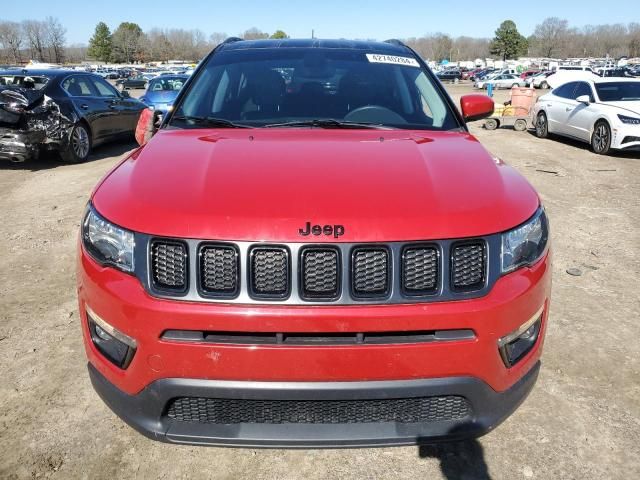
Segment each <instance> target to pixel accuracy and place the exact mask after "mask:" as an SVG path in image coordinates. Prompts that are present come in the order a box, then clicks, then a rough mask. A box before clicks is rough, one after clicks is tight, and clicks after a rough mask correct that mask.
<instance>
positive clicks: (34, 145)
mask: <svg viewBox="0 0 640 480" xmlns="http://www.w3.org/2000/svg"><path fill="white" fill-rule="evenodd" d="M144 108H146V107H145V105H144V104H143V103H142V102H140V101H139V100H136V99H133V98H130V96H129V94H128V93H127V92H118V90H116V89H115V88H114V87H113V86H112V85H111V84H110V83H109V82H107V81H106V80H104V79H103V78H101V77H100V76H98V75H94V74H91V73H85V72H76V71H73V70H39V71H34V70H21V69H15V70H0V160H3V159H4V160H10V161H12V162H24V161H26V160H31V159H35V158H38V156H39V155H40V153H41V152H43V151H46V150H52V151H56V152H58V153H59V155H60V158H61V160H62V161H64V162H68V163H80V162H84V161H85V160H86V159H87V158H88V157H89V154H90V153H91V150H92V148H93V147H95V146H97V145H99V144H101V143H103V142H107V141H112V140H117V139H122V138H126V137H132V136H133V134H134V131H135V128H136V124H137V122H138V117H139V116H140V112H141V111H142V110H143V109H144Z"/></svg>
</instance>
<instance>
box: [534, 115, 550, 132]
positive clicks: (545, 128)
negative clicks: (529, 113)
mask: <svg viewBox="0 0 640 480" xmlns="http://www.w3.org/2000/svg"><path fill="white" fill-rule="evenodd" d="M536 137H538V138H549V122H548V120H547V114H546V113H544V112H540V113H538V116H537V117H536Z"/></svg>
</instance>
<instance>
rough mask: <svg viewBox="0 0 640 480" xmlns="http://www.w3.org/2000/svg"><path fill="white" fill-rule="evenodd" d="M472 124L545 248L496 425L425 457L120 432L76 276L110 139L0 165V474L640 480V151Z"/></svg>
mask: <svg viewBox="0 0 640 480" xmlns="http://www.w3.org/2000/svg"><path fill="white" fill-rule="evenodd" d="M449 88H450V91H451V93H452V95H453V96H454V97H456V98H457V97H459V95H460V94H462V93H466V92H468V91H469V87H468V86H463V85H457V86H451V87H449ZM138 93H139V92H138ZM505 95H506V94H505V92H498V93H497V98H498V99H499V100H501V101H502V100H503V99H504V98H505ZM481 124H482V122H477V123H475V124H473V125H471V130H472V132H473V133H474V134H476V135H477V136H478V138H479V139H480V141H481V142H482V143H483V144H484V145H485V146H486V147H487V148H488V149H489V150H490V151H491V152H492V153H493V154H495V155H496V156H499V157H501V158H502V159H503V160H504V161H506V162H508V163H510V164H512V165H514V166H515V167H516V168H517V169H518V170H519V171H520V172H521V173H522V174H524V175H525V176H526V177H527V178H528V179H529V180H530V181H531V182H532V183H533V184H534V185H535V187H536V188H537V189H538V191H539V192H540V193H541V195H542V197H543V199H544V202H545V204H546V206H547V210H548V213H549V216H550V219H551V223H552V236H553V243H554V248H555V258H554V289H553V300H552V309H551V321H550V325H549V329H548V335H547V342H546V344H545V353H544V356H543V367H542V371H541V375H540V378H539V381H538V384H537V386H536V387H535V389H534V391H533V393H532V394H531V395H530V397H529V398H528V399H527V401H526V402H525V403H524V404H523V405H522V407H521V408H520V409H519V410H518V411H517V412H516V413H515V414H514V415H513V416H512V417H511V418H509V419H508V420H507V421H506V422H505V423H504V424H503V425H502V426H500V427H499V428H498V429H497V430H495V431H494V432H492V433H491V434H489V435H487V436H485V437H483V438H481V439H479V440H478V441H471V442H465V443H458V444H446V445H440V446H432V447H423V448H416V447H403V448H380V449H359V450H306V451H293V450H248V449H221V448H196V447H188V446H172V445H166V444H161V443H156V442H153V441H151V440H148V439H146V438H144V437H142V436H141V435H139V434H137V433H136V432H134V431H133V430H132V429H130V428H129V427H128V426H126V425H125V424H124V423H123V422H122V421H120V420H119V419H118V418H116V417H115V415H114V414H112V413H111V411H110V410H109V409H108V408H107V407H106V406H105V405H104V404H103V403H102V402H101V401H100V399H99V398H98V397H97V395H96V394H95V393H94V392H93V390H92V388H91V385H90V382H89V379H88V376H87V372H86V364H85V356H84V351H83V346H82V342H81V333H80V326H79V324H78V315H77V312H76V298H75V271H74V269H75V265H74V254H75V249H76V235H77V231H78V227H79V220H80V216H81V214H82V211H83V208H84V205H85V203H86V201H87V199H88V197H89V194H90V191H91V189H92V187H93V186H94V185H95V184H96V182H97V181H98V179H99V178H100V177H101V176H102V175H103V174H104V173H105V172H106V171H107V170H109V169H110V168H111V167H112V166H113V165H114V164H115V163H116V162H117V161H118V159H120V158H121V157H122V156H123V155H124V154H126V153H127V152H128V151H129V150H131V149H132V148H134V145H133V144H119V145H111V146H106V147H102V148H98V149H97V150H96V151H95V153H94V154H93V155H92V157H91V160H90V161H89V162H88V163H86V164H83V165H62V164H59V163H58V162H56V160H55V159H53V158H45V159H41V160H39V161H37V162H32V163H27V164H24V165H10V164H0V202H1V203H0V204H1V205H2V216H1V219H2V221H1V222H0V252H4V254H3V255H2V259H3V261H2V263H1V264H0V291H1V292H2V295H1V297H0V372H1V378H2V382H0V478H60V479H67V478H114V477H115V478H119V477H127V478H186V477H195V478H200V477H201V478H243V477H251V478H253V479H254V480H258V479H262V478H264V479H272V478H279V479H281V478H282V479H284V478H307V479H312V478H343V477H349V478H431V479H438V478H447V479H476V478H478V479H480V478H489V477H490V478H494V479H518V478H525V479H528V478H538V479H549V478H562V479H573V478H575V479H586V478H593V479H601V478H610V479H623V478H624V479H633V478H639V477H640V460H639V458H640V386H639V385H640V383H639V379H640V372H639V370H640V347H639V343H638V341H637V339H638V337H639V335H638V334H639V331H640V327H639V326H638V318H639V317H640V300H639V298H640V297H639V295H638V288H639V287H640V285H639V280H638V279H639V278H640V256H638V254H637V252H638V250H639V249H640V222H639V221H638V218H639V217H640V156H639V155H638V154H624V155H622V154H620V155H615V156H610V157H600V156H596V155H594V154H592V153H591V152H590V151H589V150H588V148H587V147H586V146H585V145H581V144H577V143H574V142H570V141H566V140H557V139H556V140H538V139H537V138H535V137H534V136H533V135H532V134H531V133H527V132H515V131H513V130H511V129H506V128H505V129H500V130H496V131H485V130H484V129H483V128H482V126H481ZM567 269H578V271H579V273H580V275H579V276H572V275H569V274H567V272H566V271H567ZM575 273H578V272H575Z"/></svg>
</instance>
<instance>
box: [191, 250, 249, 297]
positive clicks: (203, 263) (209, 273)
mask: <svg viewBox="0 0 640 480" xmlns="http://www.w3.org/2000/svg"><path fill="white" fill-rule="evenodd" d="M199 257H200V271H199V272H198V273H199V278H200V287H201V288H202V290H203V292H205V293H206V294H209V295H218V296H230V297H232V296H235V295H236V294H237V293H238V287H239V281H240V278H239V274H240V257H239V255H238V249H237V248H236V247H235V246H232V245H203V246H202V247H200V255H199Z"/></svg>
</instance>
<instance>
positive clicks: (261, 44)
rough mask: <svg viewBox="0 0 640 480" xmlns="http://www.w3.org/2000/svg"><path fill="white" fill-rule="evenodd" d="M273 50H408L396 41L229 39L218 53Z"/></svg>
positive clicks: (220, 47)
mask: <svg viewBox="0 0 640 480" xmlns="http://www.w3.org/2000/svg"><path fill="white" fill-rule="evenodd" d="M263 48H264V49H270V48H271V49H273V48H336V49H345V50H373V51H376V52H380V53H388V54H405V55H406V54H407V53H409V48H408V47H406V46H405V45H403V44H402V43H401V42H399V41H397V40H388V41H386V42H374V41H369V40H344V39H339V40H322V39H318V38H302V39H294V38H287V39H265V40H241V39H229V40H227V41H226V42H225V43H223V44H221V45H220V46H219V51H227V50H248V49H263Z"/></svg>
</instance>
